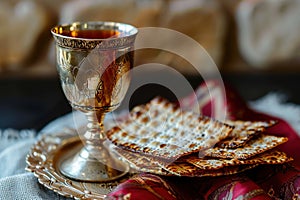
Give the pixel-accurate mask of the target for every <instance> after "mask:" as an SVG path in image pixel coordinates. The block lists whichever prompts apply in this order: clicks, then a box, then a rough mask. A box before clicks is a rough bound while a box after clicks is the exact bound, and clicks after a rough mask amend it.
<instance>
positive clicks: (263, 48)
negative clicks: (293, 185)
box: [0, 0, 300, 129]
mask: <svg viewBox="0 0 300 200" xmlns="http://www.w3.org/2000/svg"><path fill="white" fill-rule="evenodd" d="M299 19H300V1H299V0H279V1H273V0H242V1H241V0H184V1H183V0H88V1H87V0H51V1H49V0H10V1H8V0H2V1H0V88H1V90H0V91H1V94H0V129H1V128H17V129H21V128H34V129H40V128H41V127H43V126H44V125H45V124H46V123H47V122H49V121H50V120H52V119H54V118H56V117H57V116H60V115H62V114H65V113H67V112H69V111H70V110H71V108H70V107H69V106H68V104H67V102H66V99H65V97H64V95H63V94H62V91H61V89H60V85H59V79H58V77H57V72H56V67H55V54H54V53H55V52H54V42H53V39H52V36H51V34H50V29H51V28H52V27H53V26H55V25H57V24H63V23H70V22H74V21H91V20H93V21H95V20H101V21H118V22H125V23H130V24H133V25H135V26H137V27H149V26H151V27H166V28H170V29H173V30H177V31H180V32H182V33H184V34H186V35H188V36H190V37H192V38H193V39H195V40H196V41H197V42H199V44H201V45H202V46H203V47H204V48H205V49H206V50H207V52H208V53H209V54H210V56H211V57H212V59H213V60H214V62H215V63H216V64H217V66H218V68H219V70H220V71H221V73H222V75H223V77H224V79H225V81H228V82H230V83H231V84H233V85H234V86H235V87H236V88H237V89H238V90H239V92H240V93H241V95H242V96H243V97H244V98H245V99H246V100H253V99H256V98H259V97H261V96H262V95H264V94H266V93H268V92H270V91H280V92H283V93H285V94H287V95H288V100H289V101H292V102H294V103H299V104H300V97H299V95H298V94H297V93H298V91H299V89H300V88H299V87H300V86H298V85H299V83H298V80H299V78H300V55H299V54H300V23H299ZM178 45H180V42H179V43H178ZM186 51H189V48H188V47H186ZM138 55H139V54H138ZM194 56H197V55H194ZM147 59H148V60H149V59H150V60H151V59H154V60H159V62H162V63H165V64H168V65H169V66H172V67H174V68H175V69H177V70H179V71H180V72H181V73H183V74H185V75H186V76H187V77H188V78H189V80H191V82H193V84H194V86H196V85H197V84H198V82H197V80H198V78H197V74H195V70H194V69H193V68H192V67H189V66H188V64H186V62H185V61H184V60H182V59H180V58H177V57H176V56H174V55H170V54H167V53H165V52H151V51H149V52H143V53H141V54H140V56H137V63H139V62H141V63H142V62H144V61H143V60H147ZM202 66H203V69H205V68H209V67H210V66H209V64H207V63H205V62H204V63H203V64H202Z"/></svg>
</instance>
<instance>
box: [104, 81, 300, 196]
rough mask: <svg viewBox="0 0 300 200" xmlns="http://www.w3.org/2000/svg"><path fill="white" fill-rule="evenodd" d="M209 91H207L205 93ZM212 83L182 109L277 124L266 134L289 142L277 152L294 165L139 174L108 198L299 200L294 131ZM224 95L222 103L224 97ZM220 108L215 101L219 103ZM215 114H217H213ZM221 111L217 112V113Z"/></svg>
mask: <svg viewBox="0 0 300 200" xmlns="http://www.w3.org/2000/svg"><path fill="white" fill-rule="evenodd" d="M208 87H209V88H208ZM221 87H222V85H221V83H219V82H216V81H210V82H206V83H205V84H202V85H201V86H200V87H199V88H198V89H197V91H196V96H197V98H195V96H193V95H192V96H189V97H186V98H184V99H182V100H181V101H180V103H181V105H184V107H185V109H191V110H195V109H200V112H201V113H202V114H204V115H207V116H211V117H217V116H216V114H217V113H220V112H225V113H226V115H225V116H226V119H232V120H255V121H258V120H276V121H278V124H277V125H275V126H274V127H272V128H270V129H268V132H267V133H269V134H273V135H278V136H279V135H280V136H286V137H288V138H289V141H288V142H287V143H286V144H284V145H281V146H279V147H278V149H280V150H282V151H284V152H285V153H287V154H288V155H289V156H292V157H293V158H294V161H293V162H292V163H290V164H285V165H274V166H268V165H266V166H259V167H257V168H255V169H252V170H249V171H246V172H244V173H240V174H236V175H230V176H222V177H213V178H209V177H205V178H185V177H163V176H157V175H153V174H147V173H143V174H139V175H137V176H135V177H134V178H132V179H130V180H128V181H126V182H124V183H122V184H120V185H119V186H118V187H117V188H116V189H115V190H114V191H113V192H111V193H110V194H109V197H110V198H112V199H193V200H195V199H226V200H228V199H243V200H244V199H251V200H267V199H300V171H299V170H300V151H297V149H298V148H299V145H300V138H299V136H298V135H297V133H296V132H295V131H294V129H293V128H292V127H291V126H290V125H289V124H288V123H287V122H285V121H284V120H282V119H280V118H277V117H273V116H270V115H266V114H263V113H259V112H257V111H254V110H252V109H250V108H249V107H248V105H247V104H246V102H245V101H243V99H242V98H241V97H240V96H239V95H238V94H237V92H235V91H234V89H233V88H231V87H230V86H229V85H225V92H223V93H222V92H217V93H213V92H209V91H212V90H214V89H220V90H219V91H222V90H221ZM224 95H225V98H223V97H224ZM220 99H224V101H223V102H221V103H222V106H218V107H217V106H216V102H217V100H220ZM219 103H220V102H219ZM217 108H218V109H219V110H216V109H217ZM220 109H221V110H220Z"/></svg>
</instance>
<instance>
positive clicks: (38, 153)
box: [26, 130, 132, 199]
mask: <svg viewBox="0 0 300 200" xmlns="http://www.w3.org/2000/svg"><path fill="white" fill-rule="evenodd" d="M74 146H75V148H74ZM70 147H72V148H70ZM81 147H82V143H81V140H80V139H79V137H78V136H77V135H76V134H75V131H73V130H65V131H63V132H62V133H56V134H51V135H44V136H43V137H41V139H40V140H39V141H37V142H36V143H35V144H34V145H33V146H32V148H31V150H30V152H29V154H28V155H27V157H26V163H27V167H26V170H27V171H30V172H32V173H33V174H34V175H35V176H36V177H37V178H38V181H39V183H40V184H42V185H44V186H45V187H47V188H48V189H50V190H53V191H54V192H56V193H58V194H60V195H63V196H65V197H72V198H75V199H105V198H106V195H107V194H108V193H109V192H111V191H112V190H113V189H114V188H115V187H116V186H117V185H118V184H120V183H121V182H124V181H125V180H127V179H128V178H129V177H130V176H132V175H131V174H128V175H127V176H125V177H124V178H122V179H119V180H116V181H113V182H108V183H85V182H79V181H76V180H71V179H69V178H67V177H65V176H63V175H62V174H61V173H60V171H59V170H58V166H59V165H60V162H61V161H63V160H64V159H65V158H66V157H68V156H69V155H71V154H73V153H74V151H76V150H78V149H80V148H81Z"/></svg>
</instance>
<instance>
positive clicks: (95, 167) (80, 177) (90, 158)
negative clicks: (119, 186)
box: [59, 145, 130, 182]
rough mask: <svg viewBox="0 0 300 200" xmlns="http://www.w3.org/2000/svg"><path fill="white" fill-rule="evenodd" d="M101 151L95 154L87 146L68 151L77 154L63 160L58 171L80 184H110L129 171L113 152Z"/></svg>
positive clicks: (126, 165)
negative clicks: (80, 182)
mask: <svg viewBox="0 0 300 200" xmlns="http://www.w3.org/2000/svg"><path fill="white" fill-rule="evenodd" d="M74 148H76V147H74ZM91 149H92V150H91ZM78 150H79V151H78ZM103 150H105V152H95V150H94V147H90V146H89V145H86V146H84V147H82V148H81V149H77V151H76V150H74V149H73V150H70V151H73V152H74V151H75V152H77V153H75V154H73V155H70V156H69V157H68V158H67V159H65V160H63V161H62V162H61V163H60V165H59V170H60V172H61V173H62V174H63V175H64V176H66V177H68V178H71V179H74V180H77V181H82V182H110V181H114V180H117V179H119V178H121V177H123V176H125V175H126V174H127V173H128V172H129V169H130V168H129V166H128V164H126V163H124V162H121V161H120V160H118V158H117V155H116V154H114V153H113V152H109V151H108V150H107V149H101V151H103ZM101 161H102V162H101Z"/></svg>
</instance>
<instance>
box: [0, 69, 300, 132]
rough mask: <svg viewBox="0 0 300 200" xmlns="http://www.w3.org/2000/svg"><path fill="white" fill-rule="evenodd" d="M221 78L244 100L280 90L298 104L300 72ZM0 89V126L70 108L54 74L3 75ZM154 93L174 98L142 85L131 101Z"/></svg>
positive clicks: (24, 125) (42, 121)
mask: <svg viewBox="0 0 300 200" xmlns="http://www.w3.org/2000/svg"><path fill="white" fill-rule="evenodd" d="M222 78H223V80H224V81H225V82H228V83H229V84H231V85H232V86H234V87H235V88H236V89H237V91H238V92H239V93H240V94H241V96H242V97H243V98H244V99H245V100H247V101H250V100H255V99H258V98H260V97H262V96H264V95H266V94H268V93H269V92H281V93H283V94H285V95H286V96H287V101H288V102H292V103H295V104H300V93H299V91H300V84H299V81H300V74H297V73H294V74H288V73H284V74H271V73H253V74H222ZM188 80H189V81H190V83H191V85H192V86H193V87H194V88H196V87H197V85H199V84H200V83H201V78H199V77H188ZM0 91H1V93H0V129H5V128H14V129H18V130H19V129H35V130H40V129H41V128H43V127H44V126H45V125H46V124H47V123H49V122H50V121H52V120H53V119H55V118H57V117H59V116H62V115H64V114H66V113H68V112H70V111H72V109H71V107H70V106H69V104H68V102H67V100H66V98H65V96H64V95H63V92H62V89H61V86H60V82H59V79H58V78H57V77H52V78H44V79H38V78H35V79H23V78H7V79H6V78H2V79H0ZM157 95H160V96H163V97H166V98H168V99H174V95H173V94H172V92H170V91H169V90H167V89H165V88H163V87H161V86H158V85H145V86H143V87H141V88H139V89H138V90H137V91H136V92H135V93H134V94H133V96H132V97H131V105H132V106H134V105H137V104H140V103H145V102H147V101H148V100H150V99H151V98H153V97H154V96H157Z"/></svg>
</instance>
